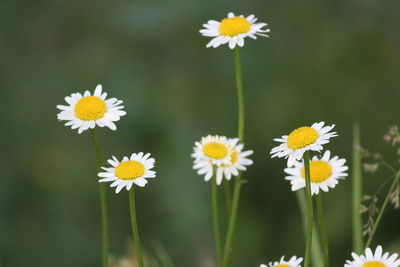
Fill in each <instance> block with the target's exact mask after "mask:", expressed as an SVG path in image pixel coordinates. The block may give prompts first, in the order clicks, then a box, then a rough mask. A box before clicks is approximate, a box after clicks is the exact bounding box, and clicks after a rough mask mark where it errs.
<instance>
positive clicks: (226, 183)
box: [223, 180, 232, 218]
mask: <svg viewBox="0 0 400 267" xmlns="http://www.w3.org/2000/svg"><path fill="white" fill-rule="evenodd" d="M223 183H224V193H225V206H226V212H227V216H228V218H229V215H230V213H231V208H232V192H231V191H232V189H231V186H230V183H229V181H227V180H225V181H224V182H223Z"/></svg>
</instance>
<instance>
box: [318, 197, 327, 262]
mask: <svg viewBox="0 0 400 267" xmlns="http://www.w3.org/2000/svg"><path fill="white" fill-rule="evenodd" d="M317 216H318V225H319V232H320V236H321V243H322V251H323V253H324V267H329V243H328V232H327V230H326V225H325V218H324V208H323V202H322V194H321V192H320V194H318V195H317Z"/></svg>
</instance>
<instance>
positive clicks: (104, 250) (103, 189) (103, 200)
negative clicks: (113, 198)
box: [90, 129, 109, 267]
mask: <svg viewBox="0 0 400 267" xmlns="http://www.w3.org/2000/svg"><path fill="white" fill-rule="evenodd" d="M90 133H91V134H92V139H93V146H94V150H95V153H96V160H97V168H98V170H99V171H100V170H101V166H102V157H101V151H100V145H99V140H98V138H97V134H96V129H91V130H90ZM99 193H100V208H101V229H102V257H103V260H102V262H103V267H108V243H109V242H108V217H107V195H106V186H105V185H104V184H103V183H99Z"/></svg>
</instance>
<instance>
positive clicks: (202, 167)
mask: <svg viewBox="0 0 400 267" xmlns="http://www.w3.org/2000/svg"><path fill="white" fill-rule="evenodd" d="M242 150H243V144H240V143H239V139H238V138H227V137H225V136H218V135H214V136H212V135H208V136H206V137H203V138H202V139H201V141H200V142H196V143H195V146H194V152H193V154H192V157H193V158H194V164H193V168H194V169H195V170H197V173H198V174H199V175H204V180H205V181H206V182H207V181H209V180H210V179H211V178H212V177H213V176H214V174H215V182H216V183H217V185H220V184H221V183H222V180H223V178H224V177H225V179H226V180H230V179H231V178H232V176H237V175H239V171H244V170H246V166H249V165H252V164H253V161H252V160H251V159H248V158H247V157H248V156H250V155H251V154H253V151H252V150H246V151H242Z"/></svg>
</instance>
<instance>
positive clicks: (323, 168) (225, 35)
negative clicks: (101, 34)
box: [57, 13, 400, 267]
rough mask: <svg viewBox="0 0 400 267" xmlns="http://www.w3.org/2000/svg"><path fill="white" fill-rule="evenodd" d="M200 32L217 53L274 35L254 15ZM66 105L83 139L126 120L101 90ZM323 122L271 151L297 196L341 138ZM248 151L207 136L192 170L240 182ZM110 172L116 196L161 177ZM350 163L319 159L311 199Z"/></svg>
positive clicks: (283, 266)
mask: <svg viewBox="0 0 400 267" xmlns="http://www.w3.org/2000/svg"><path fill="white" fill-rule="evenodd" d="M203 26H204V27H205V28H204V29H201V30H200V33H201V34H202V35H203V36H207V37H212V38H213V39H212V40H211V41H210V42H209V43H208V44H207V47H214V48H216V47H218V46H220V45H223V44H228V46H229V48H230V49H233V48H235V47H236V46H238V47H243V46H244V39H245V38H246V37H250V38H252V39H257V36H264V37H269V36H268V35H267V33H269V32H270V30H269V29H267V28H265V27H266V26H267V24H266V23H257V18H256V17H255V16H254V15H249V16H247V17H245V16H243V15H239V16H235V14H234V13H229V14H228V17H227V18H224V19H223V20H221V21H215V20H209V21H208V22H207V23H206V24H204V25H203ZM65 101H66V102H67V104H68V105H58V106H57V108H58V109H60V113H58V115H57V117H58V119H59V120H60V121H66V123H65V125H66V126H70V127H71V128H72V129H78V133H79V134H80V133H82V132H84V131H86V130H89V129H94V128H95V127H96V126H98V127H108V128H110V129H111V130H116V125H115V122H116V121H118V120H120V118H121V117H122V116H124V115H126V112H125V111H124V110H123V109H124V106H122V103H123V101H122V100H118V99H116V98H107V93H105V92H102V86H101V85H98V86H97V87H96V89H95V91H94V93H93V95H92V94H91V93H90V92H89V91H85V92H84V94H81V93H74V94H72V95H71V96H67V97H66V98H65ZM324 125H325V124H324V122H320V123H314V124H313V125H311V127H307V126H305V127H300V128H297V129H295V130H294V131H292V132H291V133H290V134H289V135H284V136H282V137H281V138H277V139H274V140H275V141H277V142H280V143H281V144H280V145H279V146H277V147H275V148H273V149H272V150H271V156H272V157H280V158H282V157H284V158H287V159H288V161H287V168H285V169H284V172H285V173H286V174H288V176H286V178H285V179H286V180H288V181H290V183H291V187H292V190H293V191H296V190H299V189H301V188H304V187H305V169H304V162H303V161H302V159H303V155H304V153H305V152H306V151H315V152H318V153H320V152H321V151H322V150H323V145H324V144H327V143H328V142H329V139H330V138H332V137H335V136H337V134H336V132H331V130H332V129H333V128H334V125H331V126H324ZM243 148H244V145H243V144H242V143H239V139H238V138H227V137H225V136H218V135H214V136H211V135H208V136H206V137H203V138H202V139H201V140H200V141H199V142H196V143H195V146H194V152H193V154H192V157H193V158H194V164H193V168H194V169H195V170H197V173H198V174H199V175H204V179H205V181H209V180H211V179H212V178H213V177H215V183H216V184H217V185H220V184H221V183H222V181H223V179H224V178H225V179H226V180H230V179H231V178H232V176H238V175H239V173H240V172H241V171H245V170H246V168H247V166H250V165H252V164H253V161H252V160H251V159H249V158H248V156H250V155H251V154H253V151H252V150H246V151H244V150H243ZM107 162H108V163H109V164H110V166H109V167H102V170H103V171H104V172H100V173H99V174H98V176H99V177H100V178H101V179H99V182H111V187H115V188H116V193H118V192H120V191H121V190H122V189H123V188H124V187H125V188H126V189H127V190H130V189H131V188H132V186H133V184H135V185H137V186H140V187H143V186H145V185H146V183H147V179H148V178H154V177H155V176H156V173H155V171H153V170H152V168H153V167H154V163H155V160H154V159H153V158H151V157H150V154H149V153H147V154H145V153H142V152H140V153H133V154H131V156H129V157H127V156H126V157H123V159H122V160H121V161H119V160H118V159H117V158H115V157H114V156H113V157H112V159H109V160H108V161H107ZM345 163H346V160H345V159H341V158H339V157H338V156H332V155H331V152H330V151H329V150H327V151H325V152H324V153H323V154H322V156H314V157H312V159H311V161H310V180H311V193H312V194H313V195H314V194H319V192H320V191H321V190H322V191H324V192H328V191H329V190H330V189H332V188H334V187H335V186H336V185H337V184H338V181H339V180H340V179H343V178H345V177H346V176H347V173H346V171H347V170H348V167H347V166H346V165H345ZM352 257H353V260H348V261H347V262H346V264H345V265H344V266H345V267H399V266H400V259H397V254H393V255H389V253H384V254H382V247H381V246H378V247H377V248H376V250H375V253H372V251H371V250H370V249H369V248H368V249H367V250H366V253H365V255H360V256H359V255H357V254H355V253H352ZM302 261H303V258H298V257H296V256H293V257H291V258H290V259H289V260H288V261H286V260H285V259H284V257H282V258H281V259H280V260H279V261H276V262H270V263H269V264H268V265H265V264H261V265H260V267H267V266H268V267H300V264H301V262H302Z"/></svg>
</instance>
